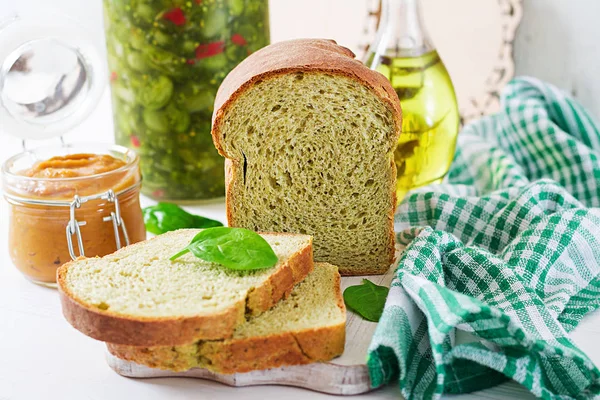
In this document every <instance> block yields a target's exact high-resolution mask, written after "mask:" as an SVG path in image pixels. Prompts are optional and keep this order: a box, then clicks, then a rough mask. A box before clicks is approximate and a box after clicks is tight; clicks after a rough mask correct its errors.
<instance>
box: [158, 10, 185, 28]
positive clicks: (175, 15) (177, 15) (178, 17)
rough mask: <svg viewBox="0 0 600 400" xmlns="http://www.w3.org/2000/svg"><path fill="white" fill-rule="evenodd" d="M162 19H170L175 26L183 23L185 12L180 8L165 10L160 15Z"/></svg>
mask: <svg viewBox="0 0 600 400" xmlns="http://www.w3.org/2000/svg"><path fill="white" fill-rule="evenodd" d="M162 17H163V18H164V19H166V20H169V21H171V22H172V23H174V24H175V25H177V26H181V25H183V24H185V14H184V13H183V11H182V10H181V8H174V9H172V10H169V11H167V12H165V13H164V14H163V16H162Z"/></svg>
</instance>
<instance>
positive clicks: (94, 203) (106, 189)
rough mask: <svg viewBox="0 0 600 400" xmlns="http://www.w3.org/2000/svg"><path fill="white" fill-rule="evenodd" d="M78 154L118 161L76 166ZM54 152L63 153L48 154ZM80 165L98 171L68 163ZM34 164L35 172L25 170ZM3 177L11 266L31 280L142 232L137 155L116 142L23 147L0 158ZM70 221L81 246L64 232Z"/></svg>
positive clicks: (52, 276)
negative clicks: (110, 164)
mask: <svg viewBox="0 0 600 400" xmlns="http://www.w3.org/2000/svg"><path fill="white" fill-rule="evenodd" d="M92 152H93V154H92ZM81 155H90V156H96V155H99V156H100V155H101V156H110V157H111V158H114V159H115V160H118V161H119V165H122V166H120V167H118V168H116V167H115V168H114V169H112V167H111V168H109V169H106V168H104V167H105V166H104V165H103V164H94V165H93V166H90V165H83V166H82V163H85V160H82V158H81V157H79V156H81ZM53 157H61V159H60V160H55V161H51V160H52V158H53ZM78 166H79V167H81V168H83V169H84V170H86V171H88V169H87V168H89V167H94V168H97V170H96V171H95V172H94V171H92V170H91V169H90V170H89V171H90V174H89V176H88V175H85V174H84V176H80V175H77V176H74V175H73V171H74V169H72V168H78ZM34 170H35V171H36V172H39V175H31V174H30V172H31V171H34ZM57 175H60V176H57ZM2 183H3V191H4V197H5V198H6V201H7V202H8V211H9V215H8V225H9V236H8V242H9V243H8V248H9V254H10V256H11V259H12V261H13V263H14V265H15V266H16V267H17V269H18V270H19V271H20V272H21V273H23V275H25V276H26V277H27V278H28V279H29V280H31V281H33V282H35V283H38V284H43V285H47V286H54V285H55V283H56V269H57V268H58V267H60V266H61V265H62V264H64V263H65V262H67V261H70V260H71V259H73V258H75V257H77V256H79V255H85V256H87V257H91V256H104V255H107V254H110V253H112V252H114V251H115V250H117V249H118V248H119V247H120V246H124V245H126V244H127V243H136V242H140V241H142V240H145V239H146V229H145V226H144V220H143V216H142V210H141V207H140V201H139V194H140V187H141V175H140V169H139V157H138V156H137V155H136V154H135V153H134V152H133V151H131V150H128V149H126V148H124V147H122V146H113V145H102V144H87V145H66V146H62V147H57V148H41V149H36V150H32V151H26V152H24V153H21V154H18V155H16V156H14V157H12V158H10V159H9V160H7V161H6V162H5V163H4V165H3V166H2ZM75 225H77V227H78V230H79V231H80V232H81V244H82V246H81V247H80V246H79V240H78V238H77V235H76V234H70V233H69V229H70V228H74V227H75ZM117 237H118V239H119V240H118V241H117ZM70 241H71V243H72V246H73V247H72V250H70V249H69V247H70V246H69V242H70Z"/></svg>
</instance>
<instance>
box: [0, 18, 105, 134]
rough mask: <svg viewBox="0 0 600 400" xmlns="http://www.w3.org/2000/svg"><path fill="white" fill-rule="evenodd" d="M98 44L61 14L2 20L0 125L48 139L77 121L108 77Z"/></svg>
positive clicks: (9, 130) (92, 104) (93, 102)
mask: <svg viewBox="0 0 600 400" xmlns="http://www.w3.org/2000/svg"><path fill="white" fill-rule="evenodd" d="M99 46H101V44H99V43H95V42H94V40H93V39H92V38H91V37H90V36H89V35H88V34H87V32H86V30H85V29H84V28H82V27H81V26H79V25H78V24H77V23H76V22H75V21H73V20H71V19H70V18H67V17H65V16H63V15H52V16H49V15H47V13H44V16H43V17H42V16H41V15H35V14H19V15H13V16H11V17H9V18H6V19H5V20H2V21H0V60H3V61H2V64H1V65H0V131H2V132H6V133H8V134H11V135H13V136H17V137H19V138H21V139H47V138H51V137H56V136H60V135H62V134H63V133H65V132H67V131H68V130H69V129H71V128H73V127H75V126H76V125H78V124H80V123H81V122H82V121H83V120H84V119H85V118H86V117H87V116H88V115H89V113H90V112H91V111H92V110H93V109H94V108H95V106H96V104H97V103H98V100H99V98H100V95H101V94H102V91H103V89H104V87H105V83H106V69H105V64H104V63H105V60H104V58H103V57H101V55H100V54H99V51H98V49H99V48H100V47H99Z"/></svg>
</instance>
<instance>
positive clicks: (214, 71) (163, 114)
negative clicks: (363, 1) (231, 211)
mask: <svg viewBox="0 0 600 400" xmlns="http://www.w3.org/2000/svg"><path fill="white" fill-rule="evenodd" d="M104 19H105V28H106V43H107V50H108V65H109V69H110V82H111V91H112V102H113V114H114V125H115V137H116V141H117V143H118V144H121V145H124V146H127V147H129V148H132V149H135V150H136V151H137V152H138V154H139V155H140V158H141V168H142V175H143V177H144V186H143V189H142V190H143V193H144V194H145V195H147V196H149V197H152V198H155V199H161V200H164V199H168V200H172V201H190V200H191V201H199V200H210V199H214V198H220V197H222V196H223V195H224V191H225V188H224V181H225V179H224V167H223V159H222V157H221V156H220V155H219V154H218V153H217V151H216V149H215V147H214V145H213V143H212V138H211V135H210V127H211V116H212V112H213V102H214V97H215V95H216V92H217V89H218V87H219V85H220V84H221V81H222V80H223V78H225V76H226V75H227V73H228V72H229V71H230V70H231V69H233V68H234V67H235V66H236V65H237V64H238V63H239V62H240V61H242V60H243V59H244V58H245V57H246V56H247V55H248V54H250V53H252V52H253V51H256V50H258V49H260V48H261V47H264V46H266V45H267V44H268V41H269V23H268V0H104Z"/></svg>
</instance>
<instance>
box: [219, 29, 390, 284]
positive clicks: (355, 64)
mask: <svg viewBox="0 0 600 400" xmlns="http://www.w3.org/2000/svg"><path fill="white" fill-rule="evenodd" d="M354 57H355V55H354V53H353V52H352V51H351V50H349V49H347V48H345V47H342V46H339V45H338V44H337V43H336V42H335V41H334V40H326V39H297V40H289V41H284V42H279V43H275V44H272V45H270V46H267V47H265V48H263V49H261V50H259V51H257V52H256V53H254V54H252V55H250V56H249V57H248V58H246V59H245V60H244V61H242V62H241V63H240V64H239V65H238V66H237V67H236V68H234V69H233V70H232V71H231V72H230V73H229V75H227V77H226V78H225V80H224V81H223V83H222V84H221V86H220V87H219V90H218V92H217V96H216V99H215V107H214V112H213V117H212V131H211V134H212V137H213V142H214V144H215V147H216V148H217V150H218V151H219V153H220V154H221V155H222V156H224V157H225V158H226V161H225V168H226V173H225V191H226V200H225V202H226V213H227V221H228V224H229V226H238V224H237V222H236V221H235V210H234V209H233V204H234V201H233V198H234V196H235V195H236V194H235V191H234V190H232V187H233V181H234V179H235V177H236V176H237V175H238V174H237V171H238V168H240V166H239V165H238V164H239V162H240V161H239V160H237V159H236V158H235V155H234V154H227V152H226V151H225V149H224V145H223V137H222V135H221V132H220V127H221V122H222V119H223V117H224V115H225V113H226V111H227V109H228V108H229V106H230V105H231V104H233V103H234V102H235V101H236V100H237V98H239V97H240V96H241V95H242V94H243V93H244V91H246V90H247V89H249V88H251V87H252V86H253V85H254V84H255V83H257V81H262V80H266V79H269V78H273V77H276V76H279V75H284V74H288V73H294V72H322V73H329V74H333V75H341V76H345V77H348V78H351V79H355V80H358V81H359V82H361V83H362V84H363V85H364V86H366V87H367V88H369V89H370V90H371V91H373V92H374V93H375V94H376V95H377V96H378V97H379V98H380V99H381V100H382V101H383V102H384V103H385V104H387V106H388V108H389V109H390V110H391V112H392V116H393V119H394V123H395V127H396V129H395V132H396V136H395V137H394V138H393V142H394V146H393V148H395V143H397V141H398V137H399V135H400V131H401V129H402V111H401V107H400V101H399V99H398V95H397V94H396V92H395V90H394V88H393V87H392V85H391V84H390V82H389V81H388V79H387V78H386V77H385V76H383V75H381V74H380V73H379V72H377V71H373V70H371V69H369V68H367V67H366V66H365V65H364V64H362V63H361V62H360V61H358V60H356V59H355V58H354ZM390 171H391V174H390V175H391V178H390V182H389V188H390V190H389V194H388V196H389V201H390V207H389V212H388V215H387V224H388V236H389V238H390V241H389V245H388V248H387V249H386V252H387V254H388V255H389V256H388V259H389V263H388V264H387V265H377V266H373V265H371V266H364V265H356V266H342V265H340V266H339V267H340V273H341V274H342V275H364V274H384V273H385V272H386V271H387V270H388V268H389V266H390V265H391V264H392V263H393V261H394V253H395V250H394V247H395V233H394V213H395V211H396V165H395V163H394V160H393V159H392V161H391V165H390ZM316 261H321V260H318V259H317V260H316Z"/></svg>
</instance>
